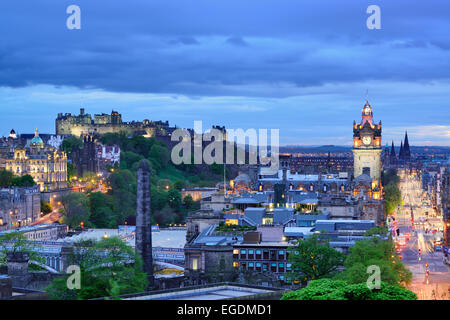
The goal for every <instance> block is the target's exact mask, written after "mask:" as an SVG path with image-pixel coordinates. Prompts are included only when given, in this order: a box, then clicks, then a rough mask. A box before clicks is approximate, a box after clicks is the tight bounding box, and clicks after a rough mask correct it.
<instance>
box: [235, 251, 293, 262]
mask: <svg viewBox="0 0 450 320" xmlns="http://www.w3.org/2000/svg"><path fill="white" fill-rule="evenodd" d="M287 256H288V254H287V252H286V250H269V249H256V250H255V249H234V250H233V258H234V259H238V258H239V259H244V260H255V259H256V260H260V259H263V260H268V259H271V260H285V259H287Z"/></svg>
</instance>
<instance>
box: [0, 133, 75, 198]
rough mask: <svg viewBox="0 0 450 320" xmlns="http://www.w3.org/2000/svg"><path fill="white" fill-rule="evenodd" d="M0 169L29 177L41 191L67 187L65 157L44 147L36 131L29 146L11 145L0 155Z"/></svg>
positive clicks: (54, 150)
mask: <svg viewBox="0 0 450 320" xmlns="http://www.w3.org/2000/svg"><path fill="white" fill-rule="evenodd" d="M0 164H1V167H2V168H4V169H6V170H8V171H11V172H13V173H14V174H15V175H17V176H24V175H27V174H28V175H30V176H32V177H33V179H34V181H35V182H36V183H37V184H38V185H39V186H40V190H41V191H54V190H58V189H62V188H66V187H67V155H66V153H65V152H63V151H59V150H56V149H55V148H53V147H51V146H45V145H44V142H43V141H42V139H41V138H40V137H39V133H38V131H37V129H36V132H35V136H34V138H33V139H31V141H30V142H29V144H28V143H27V144H26V145H24V146H22V145H20V144H17V145H11V147H10V148H9V150H8V151H7V152H2V154H1V155H0Z"/></svg>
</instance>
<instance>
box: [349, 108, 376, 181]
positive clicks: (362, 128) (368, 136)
mask: <svg viewBox="0 0 450 320" xmlns="http://www.w3.org/2000/svg"><path fill="white" fill-rule="evenodd" d="M381 152H382V147H381V121H380V123H379V124H374V123H373V111H372V107H371V106H370V104H369V101H368V100H367V102H366V104H365V105H364V108H363V111H362V120H361V123H360V124H357V123H356V122H354V123H353V176H354V178H357V177H359V176H360V175H362V174H366V175H368V176H370V177H371V178H372V179H373V181H374V183H375V184H376V185H377V186H379V184H380V181H381Z"/></svg>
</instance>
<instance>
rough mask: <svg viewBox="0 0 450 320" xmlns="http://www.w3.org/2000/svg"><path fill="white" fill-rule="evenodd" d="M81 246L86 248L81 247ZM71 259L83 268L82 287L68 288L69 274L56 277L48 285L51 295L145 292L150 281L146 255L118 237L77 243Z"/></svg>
mask: <svg viewBox="0 0 450 320" xmlns="http://www.w3.org/2000/svg"><path fill="white" fill-rule="evenodd" d="M77 248H80V249H81V248H83V249H82V250H79V249H77ZM69 263H70V264H72V265H78V266H79V267H80V271H81V288H80V289H73V290H70V289H68V288H67V285H66V283H67V278H68V276H69V275H65V276H64V277H62V278H57V279H55V280H54V281H53V282H52V283H51V284H50V285H49V286H48V287H47V288H46V291H47V292H48V294H49V298H50V299H55V300H64V299H67V300H74V299H78V300H85V299H93V298H100V297H110V296H112V297H113V298H117V297H118V295H123V294H128V293H135V292H144V291H145V289H146V287H147V285H148V282H147V277H146V274H145V273H144V272H142V259H141V258H140V256H139V255H138V254H136V252H135V251H134V249H133V248H131V247H129V246H127V245H126V244H125V243H124V242H123V241H122V240H120V239H119V238H118V237H111V238H107V239H102V240H100V241H84V242H79V243H75V248H74V252H73V254H71V255H70V256H69Z"/></svg>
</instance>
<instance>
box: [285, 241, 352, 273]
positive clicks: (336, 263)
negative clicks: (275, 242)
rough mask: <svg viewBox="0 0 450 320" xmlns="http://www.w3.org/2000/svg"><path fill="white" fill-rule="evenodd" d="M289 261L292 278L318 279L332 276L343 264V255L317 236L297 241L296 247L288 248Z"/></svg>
mask: <svg viewBox="0 0 450 320" xmlns="http://www.w3.org/2000/svg"><path fill="white" fill-rule="evenodd" d="M290 250H291V254H290V256H289V260H290V261H291V263H292V270H293V272H294V277H295V278H297V279H305V280H312V279H319V278H323V277H330V276H332V275H334V274H335V273H336V271H337V269H338V268H339V267H340V266H341V265H342V264H343V261H344V255H343V254H342V253H340V252H339V251H337V250H335V249H333V248H331V247H330V246H329V244H328V242H326V241H323V240H321V239H320V238H319V236H318V235H313V236H311V237H310V238H308V239H305V240H298V241H297V246H296V247H292V248H290Z"/></svg>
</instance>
